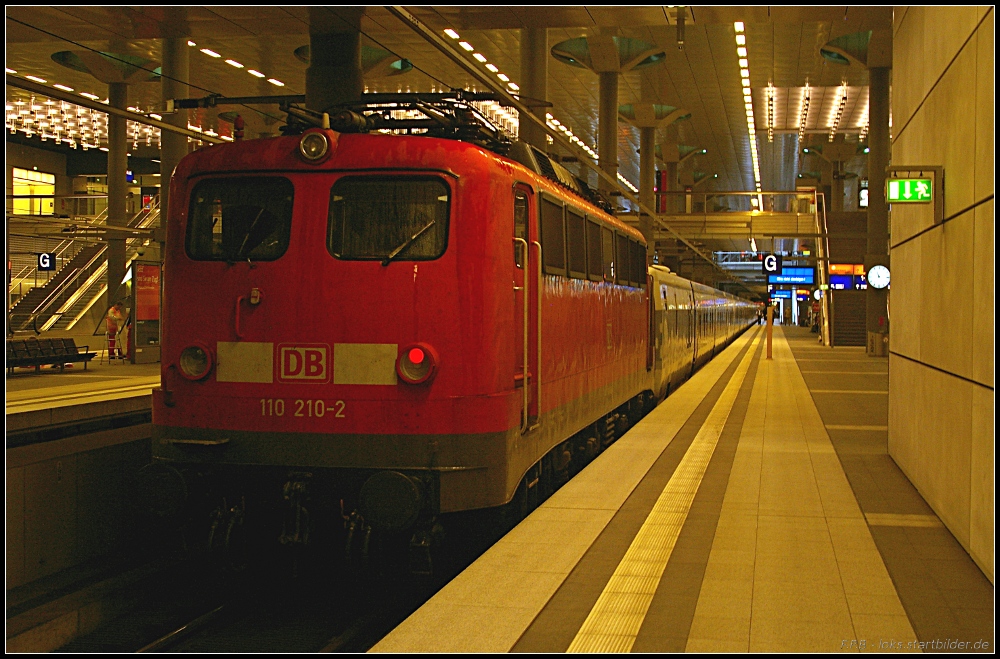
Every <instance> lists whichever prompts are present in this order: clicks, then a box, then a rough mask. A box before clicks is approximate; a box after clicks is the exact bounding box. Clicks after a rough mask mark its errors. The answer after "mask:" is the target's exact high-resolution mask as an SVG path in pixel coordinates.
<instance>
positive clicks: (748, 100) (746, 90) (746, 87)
mask: <svg viewBox="0 0 1000 659" xmlns="http://www.w3.org/2000/svg"><path fill="white" fill-rule="evenodd" d="M733 29H734V31H735V32H736V57H737V64H739V66H740V84H741V85H742V87H743V106H744V108H745V109H746V115H747V134H748V135H749V137H750V158H751V160H752V161H753V178H754V183H755V184H756V187H757V192H760V189H761V185H760V154H759V153H758V150H757V126H756V122H755V120H754V112H753V93H752V92H751V88H750V51H749V49H748V48H747V37H746V33H745V26H744V25H743V21H736V22H735V23H733ZM768 87H769V92H768V94H769V96H768V101H769V103H770V101H771V97H770V89H773V86H771V85H770V83H769V84H768ZM768 114H769V117H768V126H769V133H771V132H772V131H771V130H770V106H769V112H768ZM750 204H751V205H752V206H755V207H756V208H757V209H758V210H760V209H761V208H762V207H763V205H764V200H763V197H762V196H761V195H759V194H758V195H757V197H755V198H751V199H750Z"/></svg>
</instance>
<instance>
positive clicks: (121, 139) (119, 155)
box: [105, 82, 128, 305]
mask: <svg viewBox="0 0 1000 659" xmlns="http://www.w3.org/2000/svg"><path fill="white" fill-rule="evenodd" d="M108 104H109V105H110V106H111V107H113V108H120V109H122V110H125V109H127V108H128V85H127V84H126V83H124V82H112V83H108ZM126 129H127V126H126V120H125V118H124V117H117V116H115V115H113V114H109V115H108V226H112V227H123V226H125V225H126V223H127V222H128V216H127V213H126V208H125V206H126V199H125V196H126V194H128V193H127V184H126V181H125V175H126V172H127V171H128V135H127V130H126ZM105 240H106V241H107V243H108V252H107V253H108V275H107V277H108V279H107V282H108V304H109V305H111V304H114V303H115V302H116V301H118V300H120V299H122V298H123V297H124V292H123V291H122V290H119V287H120V286H121V282H122V279H124V278H125V238H124V234H121V233H118V232H109V233H108V235H107V237H106V238H105Z"/></svg>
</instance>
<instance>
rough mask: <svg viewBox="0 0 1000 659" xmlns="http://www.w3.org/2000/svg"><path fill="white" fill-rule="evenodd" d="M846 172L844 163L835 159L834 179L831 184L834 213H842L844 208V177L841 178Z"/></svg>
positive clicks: (831, 208) (831, 203) (831, 201)
mask: <svg viewBox="0 0 1000 659" xmlns="http://www.w3.org/2000/svg"><path fill="white" fill-rule="evenodd" d="M843 172H844V163H842V162H839V161H834V163H833V179H832V182H831V185H830V188H831V190H830V210H831V211H832V212H834V213H841V212H843V210H844V179H843V178H841V176H842V175H843Z"/></svg>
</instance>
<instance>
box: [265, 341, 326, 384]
mask: <svg viewBox="0 0 1000 659" xmlns="http://www.w3.org/2000/svg"><path fill="white" fill-rule="evenodd" d="M278 368H279V369H280V370H279V373H278V380H280V381H281V382H328V381H329V380H330V346H328V345H326V344H325V343H298V344H288V343H285V344H280V345H278Z"/></svg>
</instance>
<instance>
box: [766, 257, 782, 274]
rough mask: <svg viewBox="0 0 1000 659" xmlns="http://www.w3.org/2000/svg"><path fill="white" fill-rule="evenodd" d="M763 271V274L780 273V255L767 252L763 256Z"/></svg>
mask: <svg viewBox="0 0 1000 659" xmlns="http://www.w3.org/2000/svg"><path fill="white" fill-rule="evenodd" d="M763 271H764V274H765V275H780V274H781V257H780V256H777V255H775V254H768V255H767V256H765V257H764V263H763Z"/></svg>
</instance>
